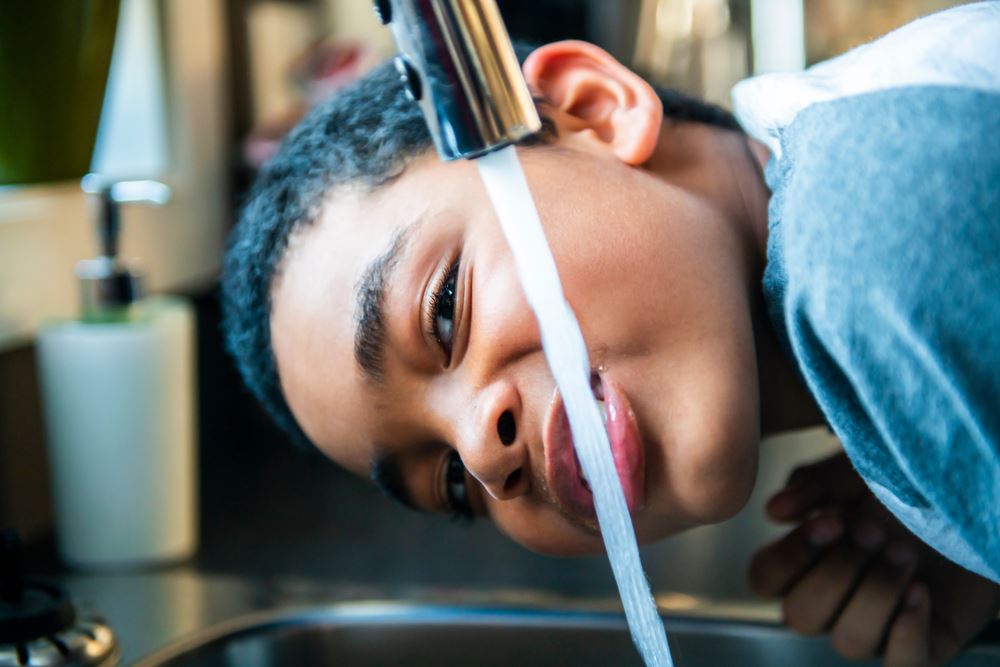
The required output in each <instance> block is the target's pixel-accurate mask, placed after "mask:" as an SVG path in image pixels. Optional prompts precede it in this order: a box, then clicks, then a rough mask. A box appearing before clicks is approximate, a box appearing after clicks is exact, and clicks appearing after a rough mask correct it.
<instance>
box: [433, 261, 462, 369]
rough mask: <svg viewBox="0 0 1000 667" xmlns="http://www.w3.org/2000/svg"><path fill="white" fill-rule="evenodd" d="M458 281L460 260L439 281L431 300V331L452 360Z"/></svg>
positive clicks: (446, 355)
mask: <svg viewBox="0 0 1000 667" xmlns="http://www.w3.org/2000/svg"><path fill="white" fill-rule="evenodd" d="M457 283H458V261H455V263H453V264H452V265H451V267H449V269H448V272H447V273H445V274H444V277H443V278H442V279H441V281H440V282H439V283H438V286H437V289H435V290H434V293H433V294H432V295H431V301H430V313H429V315H430V317H429V319H430V333H431V335H433V336H434V340H436V341H437V342H438V345H440V346H441V350H442V351H444V354H445V357H447V358H448V360H449V361H450V360H451V347H452V339H453V336H454V332H455V331H454V330H455V293H456V291H457Z"/></svg>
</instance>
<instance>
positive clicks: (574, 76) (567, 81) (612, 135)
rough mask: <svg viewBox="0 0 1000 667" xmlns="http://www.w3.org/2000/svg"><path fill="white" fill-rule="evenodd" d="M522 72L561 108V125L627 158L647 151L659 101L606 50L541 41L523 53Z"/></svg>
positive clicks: (642, 157)
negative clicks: (526, 57)
mask: <svg viewBox="0 0 1000 667" xmlns="http://www.w3.org/2000/svg"><path fill="white" fill-rule="evenodd" d="M524 77H525V80H526V81H527V82H528V86H529V87H531V88H532V89H533V90H534V91H535V92H537V93H540V94H541V95H542V97H544V98H545V101H546V102H548V103H549V104H550V105H552V106H553V107H555V108H556V109H558V110H559V111H561V112H563V114H560V116H562V117H560V118H557V119H556V124H557V126H559V129H560V131H562V132H566V131H569V132H575V133H579V134H580V136H582V137H584V138H586V139H588V140H590V141H596V142H598V145H599V146H601V147H602V148H605V149H608V150H610V151H611V152H613V153H614V154H615V155H616V156H618V158H619V159H620V160H622V161H623V162H625V163H627V164H631V165H639V164H642V163H643V162H645V161H646V160H648V159H649V158H650V156H652V154H653V151H654V150H655V148H656V143H657V140H658V138H659V136H660V127H661V125H662V123H663V105H662V103H661V102H660V98H659V96H658V95H657V94H656V91H654V90H653V88H652V86H650V85H649V84H648V83H646V82H645V81H644V80H643V79H642V78H641V77H640V76H638V75H637V74H635V73H634V72H632V71H631V70H630V69H628V68H627V67H625V66H624V65H622V64H621V63H619V62H618V61H617V60H615V59H614V58H613V57H612V56H611V55H610V54H609V53H608V52H607V51H605V50H603V49H601V48H600V47H597V46H594V45H593V44H588V43H586V42H579V41H565V42H555V43H553V44H546V45H545V46H542V47H540V48H538V49H537V50H535V51H534V52H532V54H531V55H530V56H528V59H527V60H526V61H525V62H524Z"/></svg>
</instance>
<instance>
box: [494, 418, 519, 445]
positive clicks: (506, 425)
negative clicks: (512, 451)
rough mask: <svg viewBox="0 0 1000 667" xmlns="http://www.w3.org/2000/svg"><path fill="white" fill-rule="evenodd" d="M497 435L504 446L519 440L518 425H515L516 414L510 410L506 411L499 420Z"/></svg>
mask: <svg viewBox="0 0 1000 667" xmlns="http://www.w3.org/2000/svg"><path fill="white" fill-rule="evenodd" d="M497 434H498V435H499V436H500V442H502V443H503V444H505V445H513V444H514V439H515V438H517V425H516V424H514V414H513V413H512V412H511V411H510V410H504V412H503V414H502V415H500V419H498V420H497Z"/></svg>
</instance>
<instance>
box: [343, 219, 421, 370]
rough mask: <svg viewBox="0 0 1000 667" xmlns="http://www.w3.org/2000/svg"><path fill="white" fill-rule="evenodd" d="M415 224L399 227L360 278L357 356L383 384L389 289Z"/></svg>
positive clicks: (355, 344) (357, 314) (357, 312)
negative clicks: (386, 301) (393, 273)
mask: <svg viewBox="0 0 1000 667" xmlns="http://www.w3.org/2000/svg"><path fill="white" fill-rule="evenodd" d="M415 226H416V223H410V224H409V225H406V226H405V227H402V228H400V229H399V230H397V231H396V233H395V234H393V236H392V238H391V239H389V243H388V246H387V247H386V249H385V250H383V251H382V253H381V254H380V255H379V256H378V257H376V258H375V259H373V260H372V261H371V263H370V264H369V265H368V267H367V268H366V269H365V270H364V273H362V274H361V279H360V280H359V281H358V286H357V293H356V301H357V305H356V310H355V313H356V320H357V325H356V326H355V329H354V359H355V360H356V361H357V363H358V365H359V366H360V367H361V370H362V371H364V373H365V376H366V377H367V378H368V379H369V380H370V381H372V382H374V383H376V384H381V383H382V382H383V381H384V379H385V370H384V366H385V345H386V321H385V294H386V289H387V288H388V285H389V283H390V282H391V280H392V272H393V269H395V268H396V265H397V264H398V263H399V257H400V255H401V254H402V252H403V248H404V247H405V246H406V241H407V239H409V237H410V236H411V235H412V232H413V229H414V227H415Z"/></svg>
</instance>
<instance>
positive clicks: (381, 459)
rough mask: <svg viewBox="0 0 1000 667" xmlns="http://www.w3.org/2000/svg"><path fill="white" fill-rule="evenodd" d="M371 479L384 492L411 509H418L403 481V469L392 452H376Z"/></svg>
mask: <svg viewBox="0 0 1000 667" xmlns="http://www.w3.org/2000/svg"><path fill="white" fill-rule="evenodd" d="M370 476H371V479H372V481H373V482H375V486H377V487H378V488H379V490H380V491H382V493H384V494H385V495H387V496H389V497H390V498H392V499H393V500H395V501H396V502H398V503H401V504H402V505H405V506H406V507H409V508H410V509H417V506H416V503H414V502H413V498H412V497H411V496H410V492H409V490H408V489H407V488H406V484H405V482H404V481H403V470H402V468H401V467H400V465H399V461H398V460H397V458H396V457H395V456H394V455H392V454H376V455H375V457H374V458H373V459H372V467H371V474H370Z"/></svg>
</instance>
